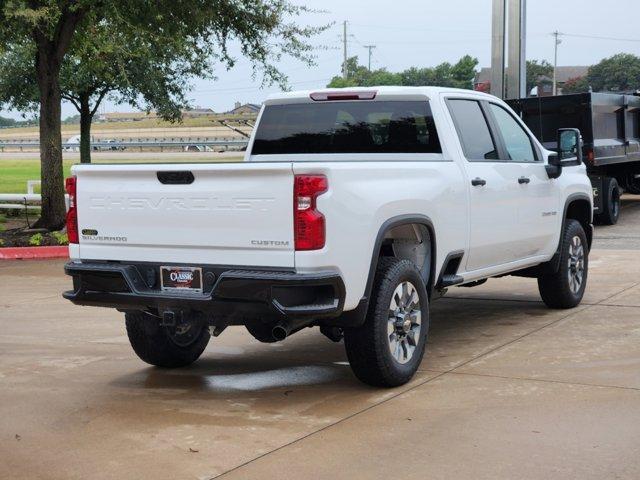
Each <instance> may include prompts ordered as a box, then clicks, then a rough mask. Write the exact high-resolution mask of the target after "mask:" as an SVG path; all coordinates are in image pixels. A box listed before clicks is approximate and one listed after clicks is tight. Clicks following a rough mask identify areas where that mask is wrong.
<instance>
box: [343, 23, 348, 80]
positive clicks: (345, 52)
mask: <svg viewBox="0 0 640 480" xmlns="http://www.w3.org/2000/svg"><path fill="white" fill-rule="evenodd" d="M342 43H343V56H344V60H343V63H342V78H344V79H345V80H346V79H347V21H346V20H345V21H344V23H343V32H342Z"/></svg>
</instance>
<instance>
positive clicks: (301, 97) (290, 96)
mask: <svg viewBox="0 0 640 480" xmlns="http://www.w3.org/2000/svg"><path fill="white" fill-rule="evenodd" d="M372 91H375V92H376V100H393V99H394V98H402V99H405V100H425V99H426V100H428V99H429V98H431V97H435V96H437V95H439V94H440V93H456V92H457V93H464V94H467V95H468V94H473V95H474V96H484V97H489V98H494V97H492V96H491V95H488V94H486V93H482V92H476V91H473V90H464V89H460V88H448V87H401V86H378V87H346V88H319V89H316V90H297V91H294V92H281V93H274V94H271V95H269V96H268V97H267V99H266V100H265V102H264V103H265V104H266V105H269V104H283V103H311V102H313V100H312V99H311V95H312V94H318V93H327V92H330V93H338V94H339V93H348V92H353V93H358V92H372Z"/></svg>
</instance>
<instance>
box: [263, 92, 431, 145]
mask: <svg viewBox="0 0 640 480" xmlns="http://www.w3.org/2000/svg"><path fill="white" fill-rule="evenodd" d="M251 153H252V154H253V155H277V154H304V153H307V154H322V153H442V149H441V147H440V140H439V139H438V132H437V130H436V127H435V123H434V121H433V116H432V114H431V108H430V107H429V103H428V102H427V101H421V102H420V101H352V102H326V103H320V102H318V103H299V104H287V105H268V106H267V107H265V109H264V112H263V113H262V117H261V119H260V123H259V124H258V129H257V131H256V136H255V140H254V143H253V149H252V151H251Z"/></svg>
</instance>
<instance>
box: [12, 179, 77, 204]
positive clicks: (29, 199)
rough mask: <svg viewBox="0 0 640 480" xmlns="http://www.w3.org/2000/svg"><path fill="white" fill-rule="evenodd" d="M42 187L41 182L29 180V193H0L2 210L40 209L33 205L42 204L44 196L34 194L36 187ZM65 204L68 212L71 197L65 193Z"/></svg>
mask: <svg viewBox="0 0 640 480" xmlns="http://www.w3.org/2000/svg"><path fill="white" fill-rule="evenodd" d="M39 185H40V180H27V193H0V210H18V209H21V208H24V209H29V208H31V209H36V208H40V205H33V204H34V203H36V204H40V203H42V196H41V195H40V194H39V193H34V191H35V187H36V186H39ZM5 202H20V203H5ZM64 204H65V207H66V209H67V210H69V195H68V194H66V193H65V195H64Z"/></svg>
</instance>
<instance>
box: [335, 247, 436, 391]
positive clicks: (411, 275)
mask: <svg viewBox="0 0 640 480" xmlns="http://www.w3.org/2000/svg"><path fill="white" fill-rule="evenodd" d="M403 282H410V283H411V284H412V285H413V286H414V288H415V291H416V293H417V296H418V299H419V302H420V304H419V308H416V309H415V311H418V310H419V312H420V314H421V315H420V316H421V322H420V323H421V327H420V330H419V333H417V334H416V335H415V336H416V337H417V341H416V345H415V347H414V348H415V350H414V351H413V354H412V356H411V357H410V359H409V360H408V361H407V362H406V363H400V361H398V360H397V359H396V358H395V357H394V356H393V355H392V353H391V347H390V340H389V339H390V337H391V335H390V334H389V332H388V330H387V329H388V328H389V320H390V317H389V311H390V305H391V301H392V297H393V295H394V291H395V290H396V288H397V287H398V286H399V285H401V284H402V283H403ZM412 325H414V324H413V323H412ZM412 328H413V327H412ZM428 330H429V298H428V295H427V291H426V288H425V285H424V281H423V280H422V277H421V276H420V272H419V271H418V269H417V268H416V266H415V265H414V264H413V263H411V262H410V261H408V260H398V259H397V258H393V257H384V258H381V259H380V261H379V263H378V267H377V269H376V276H375V281H374V285H373V289H372V294H371V300H370V302H369V310H368V312H367V316H366V320H365V322H364V324H363V325H362V326H361V327H357V328H346V329H345V330H344V343H345V348H346V352H347V357H348V359H349V363H350V364H351V368H352V369H353V372H354V374H355V375H356V377H358V379H360V380H361V381H362V382H364V383H366V384H369V385H372V386H375V387H396V386H399V385H403V384H405V383H407V382H408V381H409V380H411V378H412V377H413V375H414V374H415V373H416V371H417V370H418V367H419V366H420V362H421V361H422V357H423V356H424V352H425V347H426V343H427V333H428ZM395 338H396V339H397V338H398V337H397V336H396V337H395ZM404 351H406V350H404Z"/></svg>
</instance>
